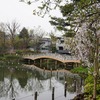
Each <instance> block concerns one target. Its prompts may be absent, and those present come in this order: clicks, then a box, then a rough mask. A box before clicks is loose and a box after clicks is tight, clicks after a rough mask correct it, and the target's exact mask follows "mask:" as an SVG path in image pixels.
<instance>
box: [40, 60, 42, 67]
mask: <svg viewBox="0 0 100 100" xmlns="http://www.w3.org/2000/svg"><path fill="white" fill-rule="evenodd" d="M40 67H42V59H40Z"/></svg>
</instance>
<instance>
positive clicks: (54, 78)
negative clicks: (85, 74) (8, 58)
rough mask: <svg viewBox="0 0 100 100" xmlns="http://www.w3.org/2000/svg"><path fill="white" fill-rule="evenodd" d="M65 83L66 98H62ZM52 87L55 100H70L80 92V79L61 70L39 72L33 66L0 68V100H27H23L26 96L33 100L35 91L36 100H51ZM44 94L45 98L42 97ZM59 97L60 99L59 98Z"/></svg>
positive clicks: (5, 66)
mask: <svg viewBox="0 0 100 100" xmlns="http://www.w3.org/2000/svg"><path fill="white" fill-rule="evenodd" d="M65 81H66V82H67V96H66V97H64V83H65ZM53 87H55V92H56V94H55V99H56V98H57V97H58V98H57V99H56V100H66V99H68V100H70V99H71V98H73V97H74V96H75V95H76V94H77V93H80V92H81V91H82V87H81V80H80V77H79V76H78V75H73V74H71V73H69V72H65V71H63V70H62V71H61V72H60V71H53V72H51V71H46V70H41V69H39V68H37V67H34V66H33V65H31V66H22V65H19V66H15V65H13V66H10V65H2V66H0V100H11V99H12V98H15V100H20V98H21V100H27V98H26V99H25V98H24V97H26V96H29V97H30V99H28V100H34V93H35V92H36V91H37V92H38V100H47V99H46V97H47V96H50V98H51V94H50V92H51V90H52V88H53ZM61 91H62V92H61ZM47 93H48V94H47ZM44 94H45V96H43V95H44ZM60 95H62V98H59V96H60ZM39 98H40V99H39ZM41 98H42V99H41ZM50 98H49V99H50ZM49 99H48V100H49ZM50 100H51V99H50Z"/></svg>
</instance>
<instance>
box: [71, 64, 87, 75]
mask: <svg viewBox="0 0 100 100" xmlns="http://www.w3.org/2000/svg"><path fill="white" fill-rule="evenodd" d="M71 72H73V73H79V74H88V69H87V68H85V67H82V66H80V67H75V68H74V69H72V70H71Z"/></svg>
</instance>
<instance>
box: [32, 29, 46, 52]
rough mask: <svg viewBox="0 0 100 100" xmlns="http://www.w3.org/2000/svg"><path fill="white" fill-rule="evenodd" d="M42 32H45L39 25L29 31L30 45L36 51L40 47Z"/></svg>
mask: <svg viewBox="0 0 100 100" xmlns="http://www.w3.org/2000/svg"><path fill="white" fill-rule="evenodd" d="M44 34H45V32H44V31H43V30H42V29H41V28H40V27H38V28H36V29H34V30H31V31H30V39H31V41H30V47H32V48H34V50H35V51H36V52H37V51H39V49H40V45H41V40H42V38H43V36H44Z"/></svg>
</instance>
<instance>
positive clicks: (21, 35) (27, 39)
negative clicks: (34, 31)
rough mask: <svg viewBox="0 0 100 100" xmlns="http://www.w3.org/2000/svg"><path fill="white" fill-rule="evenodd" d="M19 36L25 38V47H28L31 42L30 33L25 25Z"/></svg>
mask: <svg viewBox="0 0 100 100" xmlns="http://www.w3.org/2000/svg"><path fill="white" fill-rule="evenodd" d="M19 38H21V39H23V46H24V47H23V48H25V49H26V48H28V43H29V33H28V30H27V29H26V28H25V27H24V28H23V29H22V30H21V32H20V34H19Z"/></svg>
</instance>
